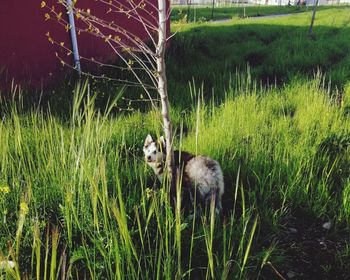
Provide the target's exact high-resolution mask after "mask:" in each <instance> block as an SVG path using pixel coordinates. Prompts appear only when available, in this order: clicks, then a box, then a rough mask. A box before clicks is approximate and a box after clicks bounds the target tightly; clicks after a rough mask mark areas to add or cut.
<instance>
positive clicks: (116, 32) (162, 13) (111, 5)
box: [41, 0, 176, 191]
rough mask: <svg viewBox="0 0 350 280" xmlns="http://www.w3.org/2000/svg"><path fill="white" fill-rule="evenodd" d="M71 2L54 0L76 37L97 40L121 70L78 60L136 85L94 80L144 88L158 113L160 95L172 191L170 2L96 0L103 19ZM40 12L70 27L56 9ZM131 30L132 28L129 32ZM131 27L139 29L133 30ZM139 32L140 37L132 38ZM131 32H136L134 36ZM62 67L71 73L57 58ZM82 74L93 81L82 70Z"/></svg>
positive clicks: (43, 5) (63, 61)
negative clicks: (168, 53)
mask: <svg viewBox="0 0 350 280" xmlns="http://www.w3.org/2000/svg"><path fill="white" fill-rule="evenodd" d="M75 2H76V1H73V3H72V4H68V3H70V1H66V0H58V3H59V4H60V5H63V6H64V8H65V9H66V10H67V11H68V12H69V13H70V12H72V13H73V14H74V15H75V19H76V21H77V22H76V32H77V34H78V35H80V34H81V33H87V34H90V35H92V36H95V37H97V38H99V39H100V40H101V41H102V42H104V43H105V44H107V45H108V46H109V47H110V48H111V50H112V51H113V53H114V54H115V55H116V57H117V58H118V60H119V61H120V62H122V63H123V64H124V66H116V65H112V64H107V63H105V62H104V61H98V60H96V59H95V58H86V57H83V56H80V59H81V60H83V61H84V60H85V61H89V62H93V63H96V64H97V65H99V66H103V67H112V68H118V69H120V70H122V71H128V72H130V73H131V74H132V75H133V76H134V78H135V81H130V80H125V79H120V78H113V77H106V76H105V75H104V74H102V75H100V76H96V75H95V77H102V78H108V79H109V80H114V81H118V82H121V83H125V84H127V85H138V86H141V87H142V88H143V90H144V91H145V93H146V94H147V96H148V98H149V99H150V101H151V103H152V106H153V107H154V108H157V109H159V104H157V102H154V98H153V95H154V94H153V92H156V93H157V94H158V100H160V102H159V103H160V111H161V115H162V123H163V130H164V135H165V139H166V165H167V168H168V172H169V178H170V182H171V190H172V191H174V190H175V184H176V181H175V179H176V178H175V172H176V171H175V168H174V153H173V145H172V143H173V139H172V137H173V136H172V124H171V120H170V104H169V98H168V90H167V77H166V67H165V50H166V44H167V42H168V40H169V39H170V36H169V30H168V26H169V25H168V20H169V17H170V9H169V1H167V0H95V1H94V2H95V3H97V4H95V5H104V6H105V7H106V9H105V11H106V12H105V13H104V14H99V15H97V14H94V11H93V9H92V7H90V8H88V7H86V8H80V7H78V5H76V4H75ZM41 7H42V8H47V9H48V11H47V13H46V14H45V18H46V19H54V20H56V21H57V22H58V23H60V24H61V25H62V26H64V27H65V28H66V30H67V31H68V30H70V29H71V28H72V25H71V24H70V23H69V22H68V21H67V19H66V18H65V17H63V16H62V12H59V10H60V9H59V8H57V7H55V6H49V5H47V4H46V3H45V2H44V1H42V3H41ZM132 26H133V27H134V29H133V28H131V27H132ZM135 26H136V27H137V28H136V29H135ZM138 28H141V29H142V32H136V31H135V30H137V29H138ZM132 29H133V30H134V32H133V31H132ZM47 37H48V40H49V41H50V42H51V43H52V44H57V45H59V46H60V47H61V48H63V49H64V50H66V51H67V55H68V56H71V55H72V51H71V50H70V48H69V47H67V46H65V44H64V43H63V42H59V41H56V40H55V39H54V38H53V36H52V35H51V34H50V33H49V32H48V33H47ZM56 56H57V57H58V58H59V59H60V61H61V63H62V64H63V65H67V66H69V67H72V68H75V69H76V66H72V65H71V64H70V63H68V62H67V61H66V58H64V57H62V56H60V55H59V54H57V53H56ZM82 73H83V74H86V75H91V74H90V73H88V72H86V71H84V70H82Z"/></svg>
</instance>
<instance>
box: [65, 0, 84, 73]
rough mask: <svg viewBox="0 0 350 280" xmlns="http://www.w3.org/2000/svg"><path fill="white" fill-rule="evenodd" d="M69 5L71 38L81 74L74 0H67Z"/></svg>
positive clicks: (75, 59) (76, 67)
mask: <svg viewBox="0 0 350 280" xmlns="http://www.w3.org/2000/svg"><path fill="white" fill-rule="evenodd" d="M67 7H68V19H69V25H70V30H69V31H70V38H71V41H72V48H73V56H74V63H75V69H76V70H77V71H78V73H79V76H81V67H80V56H79V50H78V40H77V33H76V30H75V22H74V13H73V2H72V0H67Z"/></svg>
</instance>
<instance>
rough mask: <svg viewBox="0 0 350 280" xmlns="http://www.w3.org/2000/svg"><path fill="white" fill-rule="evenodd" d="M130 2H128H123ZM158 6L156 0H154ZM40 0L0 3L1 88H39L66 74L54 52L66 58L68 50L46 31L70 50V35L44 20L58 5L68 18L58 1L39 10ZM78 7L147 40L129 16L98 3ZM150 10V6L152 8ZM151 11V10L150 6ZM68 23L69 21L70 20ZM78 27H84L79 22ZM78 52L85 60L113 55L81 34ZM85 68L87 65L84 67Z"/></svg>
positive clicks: (83, 1) (82, 0)
mask: <svg viewBox="0 0 350 280" xmlns="http://www.w3.org/2000/svg"><path fill="white" fill-rule="evenodd" d="M120 1H129V0H120ZM152 2H154V4H155V5H156V4H157V0H152ZM40 4H41V0H34V1H20V0H11V1H5V2H3V3H1V6H0V85H2V86H3V85H9V84H10V83H11V81H12V79H13V80H14V81H15V82H16V83H23V84H24V83H25V84H27V85H31V86H35V87H39V86H41V85H43V86H45V85H48V84H50V83H53V82H54V81H56V80H57V79H59V78H61V77H62V75H64V73H65V68H67V67H62V65H61V63H60V62H59V60H58V59H57V57H56V55H55V52H57V53H59V55H60V56H62V57H65V58H67V59H66V60H68V62H69V61H72V59H73V57H72V56H69V57H67V55H66V51H63V49H62V48H61V47H59V46H57V45H55V44H51V43H50V42H49V41H48V38H47V36H46V35H45V34H46V33H47V32H50V36H52V37H53V38H54V39H55V41H57V42H64V43H65V46H68V47H69V48H70V46H71V41H70V34H69V32H67V31H66V30H65V28H64V27H63V26H61V25H59V24H58V22H57V20H56V19H54V18H53V16H52V19H50V20H45V16H44V15H45V13H48V12H49V9H48V7H51V6H52V5H55V10H56V11H60V10H61V11H62V17H66V18H67V14H66V11H65V10H64V7H62V6H60V5H59V4H57V1H56V0H47V1H46V6H47V7H45V8H41V7H40ZM77 7H79V8H84V9H87V8H89V9H90V10H91V13H93V14H95V15H97V16H100V17H102V18H104V19H107V20H114V21H115V22H118V23H120V24H121V25H122V26H123V27H125V28H127V29H128V30H129V31H131V32H133V33H136V34H137V35H138V36H139V37H140V38H147V34H146V32H145V30H144V28H143V27H142V26H141V24H140V23H138V22H137V21H132V20H130V19H128V18H127V17H126V16H123V15H122V16H120V15H118V16H117V15H115V14H112V13H108V14H106V11H107V10H108V7H106V6H105V5H103V4H101V3H99V2H96V1H95V0H78V1H77ZM149 7H150V6H149ZM150 9H152V8H151V7H150ZM67 20H68V19H67ZM150 20H151V19H150ZM76 24H77V26H78V27H82V26H83V24H82V23H81V22H79V19H76ZM78 45H79V52H80V55H81V56H84V57H88V58H90V57H95V58H100V59H104V60H106V59H108V58H111V57H112V56H113V51H112V50H111V48H110V47H109V46H108V45H107V44H106V43H105V42H104V40H102V39H100V38H96V37H94V36H92V35H91V34H86V33H81V34H80V35H78ZM83 67H84V64H83Z"/></svg>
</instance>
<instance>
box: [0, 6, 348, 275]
mask: <svg viewBox="0 0 350 280" xmlns="http://www.w3.org/2000/svg"><path fill="white" fill-rule="evenodd" d="M310 16H311V15H310V12H308V13H299V14H297V15H292V16H289V17H283V19H282V18H272V19H235V20H233V21H232V22H227V23H220V24H218V23H212V24H209V23H200V24H198V23H191V24H184V23H177V24H175V25H174V26H173V29H174V30H175V29H176V30H179V33H178V34H177V35H176V36H175V37H174V39H173V41H172V43H171V45H170V46H169V50H168V78H169V89H170V93H171V103H172V105H173V111H172V117H173V121H174V128H175V131H176V136H177V137H176V139H175V141H176V143H175V146H176V147H177V148H181V149H183V150H187V151H190V152H193V153H199V154H206V155H210V156H211V157H213V158H215V159H217V160H218V161H219V162H220V163H221V165H222V168H223V171H224V176H225V188H226V190H225V194H224V213H223V216H222V217H215V215H208V216H202V217H200V216H198V217H196V219H193V220H191V219H189V218H188V217H186V216H184V215H183V214H182V213H181V212H180V211H179V209H175V210H174V211H173V210H172V209H171V207H170V205H169V198H168V196H167V195H166V193H167V192H166V187H165V186H160V184H159V183H158V182H157V180H156V178H155V176H154V174H152V172H151V170H149V168H147V166H146V165H145V163H144V161H143V158H142V145H143V140H144V138H145V136H146V135H147V133H149V132H151V133H153V134H155V135H159V134H160V133H161V121H160V120H161V117H160V115H159V113H158V112H155V111H152V110H149V109H148V106H147V105H145V104H146V102H142V105H137V104H138V103H136V102H132V101H129V100H128V99H122V98H120V96H119V91H118V90H117V89H115V88H113V86H112V85H108V84H106V83H97V82H92V83H90V84H87V83H84V82H82V83H80V84H78V85H74V86H73V87H72V88H69V87H65V88H63V89H59V88H57V89H55V95H56V97H54V98H53V97H51V96H52V95H49V96H44V97H43V100H44V101H42V102H50V104H51V105H50V110H48V109H47V107H45V108H41V107H38V106H37V105H36V104H32V105H31V106H29V105H27V104H28V102H29V101H28V100H26V98H25V99H24V100H23V99H22V94H21V93H20V90H19V89H15V88H14V89H13V90H12V93H11V94H12V96H14V97H13V99H12V100H5V99H2V100H1V118H2V122H1V123H0V218H1V220H2V222H1V223H0V261H1V260H2V259H11V260H15V261H16V266H15V268H14V269H13V270H12V269H9V270H2V272H0V279H12V278H17V279H19V278H36V279H48V278H50V279H55V278H61V277H62V276H64V277H69V278H73V279H90V278H94V279H106V278H107V279H116V278H117V279H175V278H176V279H181V278H184V279H206V278H207V279H220V278H222V279H281V277H280V276H279V275H282V276H283V277H285V278H286V279H287V278H294V279H315V278H317V279H347V278H348V275H349V273H350V266H349V264H350V240H349V239H350V238H349V233H350V231H349V225H350V223H349V222H350V181H349V175H350V174H349V173H350V171H349V164H350V148H349V145H350V120H349V112H350V85H349V84H348V80H349V78H350V77H349V72H348V71H347V69H349V62H350V57H349V54H348V53H349V52H348V50H349V47H350V43H349V40H348V33H349V32H348V31H349V27H348V24H349V23H350V13H349V10H348V9H347V8H341V9H340V8H339V9H338V8H333V9H328V10H324V11H320V12H319V13H318V14H317V18H316V26H315V30H314V31H315V33H314V36H313V37H311V38H310V37H308V35H307V30H308V23H309V20H310ZM247 65H249V66H247ZM64 90H66V92H63V91H64ZM71 92H73V94H72V96H73V98H72V99H71V100H70V99H69V98H67V95H68V94H70V93H71ZM127 93H128V92H126V93H124V95H123V97H124V98H126V97H128V96H127V95H126V94H127ZM103 94H104V95H107V96H108V97H110V100H112V101H109V102H108V104H107V105H105V103H106V102H105V100H106V98H104V97H101V95H103ZM132 94H139V93H137V92H136V93H135V92H133V93H132ZM60 95H61V97H60V98H58V97H57V96H60ZM61 99H64V102H62V101H61ZM129 103H130V104H129ZM67 104H68V105H67ZM129 105H130V106H131V107H133V108H134V110H132V111H130V112H125V113H116V108H125V109H127V110H128V108H127V107H128V106H129ZM56 107H59V108H56ZM63 113H64V116H63ZM61 279H62V278H61ZM63 279H66V278H63Z"/></svg>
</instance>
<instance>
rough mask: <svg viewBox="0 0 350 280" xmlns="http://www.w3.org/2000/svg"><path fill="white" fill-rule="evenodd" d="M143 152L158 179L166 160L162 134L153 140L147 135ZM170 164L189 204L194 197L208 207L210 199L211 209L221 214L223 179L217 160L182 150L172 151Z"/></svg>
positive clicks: (160, 177)
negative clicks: (173, 166) (179, 180)
mask: <svg viewBox="0 0 350 280" xmlns="http://www.w3.org/2000/svg"><path fill="white" fill-rule="evenodd" d="M143 152H144V156H145V161H146V163H147V164H148V165H149V166H150V167H151V168H152V169H153V171H154V173H155V174H156V175H157V177H158V179H159V180H160V181H161V182H162V181H163V176H164V171H165V160H166V144H165V139H164V137H163V136H162V137H160V138H159V140H158V141H154V140H153V138H152V136H151V135H149V134H148V135H147V137H146V139H145V142H144V146H143ZM174 163H175V168H176V172H177V174H178V178H181V186H182V190H183V191H184V192H185V193H187V194H188V195H189V197H190V201H191V203H192V204H193V202H194V199H193V198H194V197H195V198H196V199H195V200H196V202H199V204H200V205H201V206H204V207H208V206H210V202H211V200H214V202H215V212H216V213H217V214H219V213H221V211H222V203H221V198H222V195H223V194H224V178H223V173H222V170H221V167H220V165H219V163H218V162H217V161H215V160H213V159H211V158H210V157H206V156H202V155H198V156H196V155H193V154H190V153H188V152H184V151H174Z"/></svg>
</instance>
